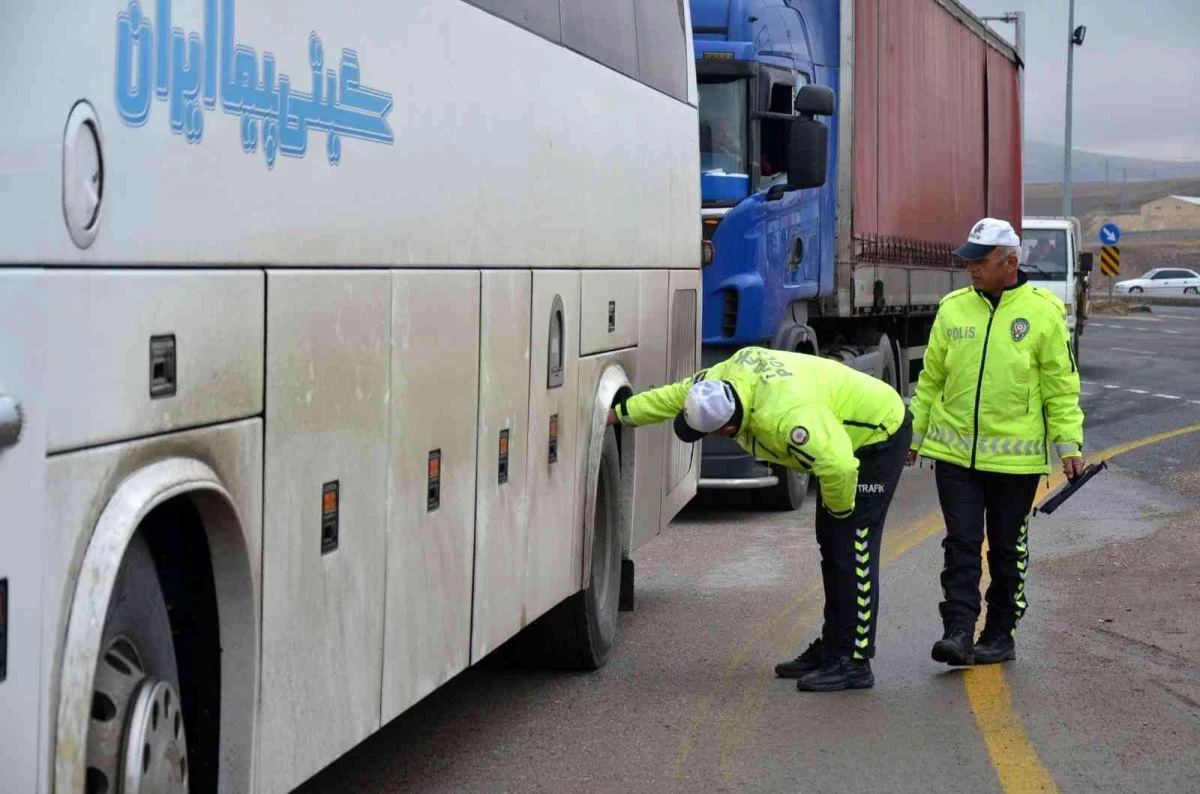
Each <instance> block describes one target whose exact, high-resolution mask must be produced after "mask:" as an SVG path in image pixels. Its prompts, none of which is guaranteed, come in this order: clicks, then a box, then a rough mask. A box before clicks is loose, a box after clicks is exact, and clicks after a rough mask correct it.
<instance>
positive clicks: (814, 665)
mask: <svg viewBox="0 0 1200 794" xmlns="http://www.w3.org/2000/svg"><path fill="white" fill-rule="evenodd" d="M823 664H825V645H824V643H823V642H822V640H821V638H820V637H817V638H816V639H815V640H813V641H812V644H810V645H809V646H808V649H807V650H805V651H804V653H802V654H800V655H799V656H797V657H796V658H795V659H792V660H791V661H787V662H780V663H779V664H777V665H775V675H777V676H779V677H780V678H800V677H802V676H806V675H808V674H809V673H811V672H814V671H816V670H820V669H821V665H823Z"/></svg>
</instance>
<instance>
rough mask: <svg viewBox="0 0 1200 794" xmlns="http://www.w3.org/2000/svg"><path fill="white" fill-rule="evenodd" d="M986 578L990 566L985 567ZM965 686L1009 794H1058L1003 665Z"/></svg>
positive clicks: (1122, 449) (1054, 481)
mask: <svg viewBox="0 0 1200 794" xmlns="http://www.w3.org/2000/svg"><path fill="white" fill-rule="evenodd" d="M1198 430H1200V424H1197V425H1190V426H1188V427H1183V428H1179V429H1178V430H1169V431H1167V432H1165V433H1157V434H1155V435H1153V436H1147V437H1146V438H1139V439H1137V440H1135V441H1130V442H1128V443H1126V444H1119V445H1117V446H1115V447H1110V448H1108V449H1106V450H1104V451H1103V452H1101V453H1099V454H1097V455H1092V456H1090V457H1091V458H1092V459H1093V460H1097V461H1098V460H1110V459H1112V458H1115V457H1117V456H1118V455H1124V454H1125V453H1127V452H1132V451H1133V450H1135V449H1140V448H1142V447H1146V446H1150V445H1151V444H1157V443H1159V442H1162V441H1167V440H1169V439H1172V438H1178V437H1179V436H1184V435H1187V434H1189V433H1195V432H1196V431H1198ZM1065 481H1066V477H1065V476H1064V475H1063V473H1062V471H1061V470H1059V471H1055V472H1054V474H1053V475H1052V476H1051V477H1050V488H1049V489H1048V490H1050V491H1053V490H1054V489H1055V488H1057V487H1058V486H1060V485H1062V484H1063V483H1064V482H1065ZM1048 495H1049V494H1048V493H1047V494H1044V495H1043V496H1042V497H1041V498H1040V499H1038V500H1036V503H1037V504H1038V505H1041V503H1042V502H1044V501H1045V500H1046V496H1048ZM983 553H984V559H985V560H986V559H987V540H986V538H985V540H984V550H983ZM984 572H985V577H986V576H987V566H986V564H985V565H984ZM986 586H987V584H986V581H985V582H981V583H980V590H983V589H984V588H985V587H986ZM963 684H964V686H965V687H966V690H967V702H968V703H970V705H971V711H972V713H973V714H974V715H975V723H976V724H977V725H978V726H979V731H980V733H982V734H983V741H984V744H985V745H986V746H987V751H988V756H989V757H990V758H991V759H992V766H993V767H994V768H995V770H996V776H997V777H998V778H999V779H1000V787H1001V788H1003V789H1004V791H1005V793H1006V794H1027V792H1057V791H1058V786H1057V785H1055V783H1054V778H1053V777H1051V775H1050V771H1049V770H1048V769H1046V767H1045V766H1043V765H1042V761H1041V759H1040V758H1039V757H1038V753H1037V750H1035V749H1034V747H1033V743H1032V742H1031V741H1030V740H1029V736H1028V734H1026V733H1025V727H1024V726H1023V725H1022V724H1021V719H1020V718H1019V717H1018V716H1017V714H1016V712H1015V711H1014V710H1013V704H1012V695H1011V693H1010V692H1009V690H1008V683H1007V682H1006V681H1005V679H1004V669H1003V666H1002V665H983V666H980V667H973V668H971V669H970V670H968V671H967V674H966V675H964V676H963Z"/></svg>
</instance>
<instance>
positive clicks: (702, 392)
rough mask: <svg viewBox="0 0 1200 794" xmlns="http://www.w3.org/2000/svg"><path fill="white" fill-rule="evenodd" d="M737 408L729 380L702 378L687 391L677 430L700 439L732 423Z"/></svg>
mask: <svg viewBox="0 0 1200 794" xmlns="http://www.w3.org/2000/svg"><path fill="white" fill-rule="evenodd" d="M736 410H737V401H736V398H735V397H734V394H733V389H732V388H731V387H730V386H729V384H728V383H726V382H725V381H721V380H702V381H700V382H699V383H697V384H695V385H693V386H692V388H691V389H689V390H688V394H687V399H686V400H684V403H683V410H682V411H680V412H679V415H678V416H677V417H676V418H675V432H676V434H677V435H679V436H680V438H682V439H683V440H685V441H697V440H699V439H700V438H703V437H704V436H706V435H708V434H709V433H712V432H715V431H717V430H720V429H721V428H722V427H725V425H727V424H729V420H730V419H732V418H733V414H734V412H735V411H736ZM681 424H683V425H686V427H680V425H681ZM687 431H691V432H687Z"/></svg>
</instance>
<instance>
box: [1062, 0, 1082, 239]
mask: <svg viewBox="0 0 1200 794" xmlns="http://www.w3.org/2000/svg"><path fill="white" fill-rule="evenodd" d="M1069 3H1070V10H1069V11H1068V16H1067V30H1068V31H1069V38H1068V39H1067V135H1066V138H1067V140H1066V146H1065V150H1064V152H1063V158H1064V159H1063V197H1062V214H1063V217H1066V218H1069V217H1071V121H1072V115H1073V114H1072V105H1073V104H1074V101H1073V95H1072V91H1073V90H1074V77H1075V48H1076V47H1078V46H1082V45H1083V37H1084V35H1085V34H1086V33H1087V28H1086V27H1084V26H1083V25H1080V26H1079V27H1078V28H1077V27H1075V0H1069Z"/></svg>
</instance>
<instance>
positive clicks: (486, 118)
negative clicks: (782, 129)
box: [0, 0, 700, 268]
mask: <svg viewBox="0 0 1200 794" xmlns="http://www.w3.org/2000/svg"><path fill="white" fill-rule="evenodd" d="M210 7H211V8H213V9H214V10H215V11H216V14H215V18H214V19H211V20H210V19H206V17H205V11H206V8H210ZM3 8H4V14H3V18H4V21H5V23H6V31H7V32H8V33H9V35H6V37H5V46H4V47H3V48H0V96H3V97H4V100H5V104H6V106H7V107H10V108H19V109H20V112H19V113H17V112H14V113H9V114H7V116H6V121H5V124H4V125H3V126H0V166H2V167H3V168H2V173H4V175H5V178H4V179H3V180H0V261H13V262H46V263H64V262H65V263H82V264H92V265H94V264H119V265H122V266H143V265H151V266H155V267H161V266H165V265H197V264H206V265H214V266H218V265H219V266H229V265H245V264H258V265H269V266H279V267H288V266H309V267H329V266H335V265H341V266H348V267H355V266H358V267H362V266H389V267H390V266H396V267H464V266H474V267H479V266H488V267H509V268H559V267H563V266H567V265H570V266H581V267H600V268H618V267H639V268H662V267H666V266H667V263H670V262H688V261H693V260H694V259H695V258H696V256H697V252H698V248H697V241H698V240H699V234H700V232H699V229H700V226H699V223H700V222H699V212H700V197H699V182H698V180H697V179H696V151H697V138H698V135H699V132H698V129H697V124H696V110H695V108H694V107H691V106H689V105H687V104H685V103H683V102H680V101H679V100H677V99H674V98H672V97H670V96H668V95H666V94H663V93H661V92H659V91H656V90H654V89H653V88H650V87H649V86H647V85H644V84H642V83H639V82H637V81H636V80H633V79H631V78H630V77H628V76H626V75H623V74H620V73H618V72H616V71H614V70H613V69H611V68H609V67H607V66H605V65H602V64H600V63H597V62H595V61H593V60H590V59H588V58H585V57H583V56H581V55H579V54H578V53H573V52H571V51H569V50H567V49H566V48H564V47H563V46H561V45H559V44H556V43H554V42H551V41H548V40H546V39H544V38H541V37H539V36H537V35H535V34H534V33H531V32H530V31H527V30H524V29H522V28H520V27H518V26H516V25H514V24H512V23H511V22H508V21H506V20H504V19H500V18H498V17H496V16H494V15H492V14H489V13H487V12H486V11H483V10H481V9H479V8H477V7H475V6H474V5H472V4H470V3H467V2H463V1H462V0H424V2H392V3H383V2H371V3H358V4H355V5H354V7H353V12H348V11H346V10H344V9H343V8H342V7H341V6H339V5H337V4H335V3H329V2H324V0H322V1H321V2H317V0H293V1H292V2H289V3H286V4H282V3H278V2H252V0H236V1H235V0H206V1H205V2H202V1H201V0H172V1H171V2H151V0H138V2H134V0H107V1H106V2H99V3H97V2H93V1H92V0H58V1H57V2H55V3H54V7H53V9H52V11H48V10H47V7H46V4H45V3H43V2H38V0H5V2H4V6H3ZM164 10H166V11H167V12H168V16H169V19H167V18H164V15H163V11H164ZM67 20H69V24H66V21H67ZM162 31H167V34H166V35H167V36H169V37H171V38H172V41H171V42H170V43H171V45H172V46H171V47H169V48H168V47H162V48H160V46H159V45H160V44H163V43H164V42H163V41H162V36H163V33H162ZM176 31H177V32H176ZM176 36H177V37H178V38H176ZM139 42H140V43H139ZM176 42H178V44H176ZM193 42H194V43H193ZM177 48H178V49H177ZM176 51H179V52H186V53H187V57H186V58H175V57H174V52H176ZM164 53H165V55H166V57H165V58H163V57H161V56H162V55H163V54H164ZM347 53H349V55H347ZM268 54H269V55H270V62H269V64H268ZM222 63H224V64H225V66H224V67H222V66H221V64H222ZM314 63H316V64H318V65H317V66H316V70H315V71H316V73H317V75H318V79H321V78H325V77H326V76H327V75H328V74H333V75H334V76H335V78H334V79H335V80H337V81H339V82H337V83H336V86H335V87H337V88H338V90H336V91H333V90H330V88H329V84H328V83H327V82H325V80H323V79H321V81H320V82H319V83H318V90H319V91H320V92H321V96H320V98H319V99H318V98H314V97H313V94H314V87H313V83H314V78H313V74H314ZM226 70H228V71H229V72H232V74H226ZM284 77H287V78H288V80H289V83H290V90H289V91H288V92H287V97H288V98H289V99H290V102H289V106H288V108H287V109H286V110H287V112H286V113H285V114H283V117H282V118H281V114H280V111H279V106H280V104H281V102H283V101H284V100H283V99H281V95H282V92H281V83H282V81H283V78H284ZM226 78H228V79H226ZM346 85H352V86H355V89H354V90H353V91H347V90H346V89H345V86H346ZM160 89H161V90H160ZM193 89H194V91H193ZM546 97H550V98H552V100H547V99H544V98H546ZM80 100H85V101H87V102H89V103H91V105H92V107H93V108H94V109H95V115H96V119H97V122H98V125H97V126H98V129H99V134H100V147H101V153H102V162H103V192H102V196H103V198H102V203H101V207H100V219H99V227H98V231H97V233H96V236H95V241H94V242H93V243H92V244H91V246H90V247H89V248H88V249H87V250H80V249H79V248H77V247H76V245H75V244H74V243H73V242H72V238H71V237H70V236H69V234H68V232H67V229H66V226H65V223H64V218H63V185H62V170H63V169H62V163H63V159H64V158H63V155H64V129H65V127H66V122H67V118H68V114H70V113H71V111H72V108H73V106H74V105H75V104H76V103H77V102H78V101H80ZM172 105H174V106H175V107H174V108H172ZM335 126H336V128H337V130H338V132H336V133H334V132H333V130H334V128H335ZM632 184H636V185H637V186H638V189H637V190H630V189H629V186H630V185H632ZM436 185H455V186H469V188H465V187H463V188H457V189H450V190H439V189H430V188H431V186H436ZM584 185H586V186H587V189H586V190H581V189H580V186H584ZM71 190H72V191H74V192H75V193H77V194H83V193H84V192H85V191H86V187H85V186H84V184H83V183H82V180H81V181H80V182H79V183H76V184H73V185H72V186H71ZM464 217H470V218H471V219H472V221H471V222H470V223H463V221H462V219H463V218H464ZM580 218H588V219H597V218H604V219H605V221H604V222H603V223H601V222H597V221H594V220H593V221H589V222H585V223H580V221H579V219H580ZM330 229H336V230H338V233H335V234H331V233H329V230H330Z"/></svg>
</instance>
